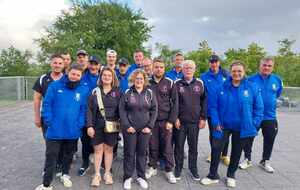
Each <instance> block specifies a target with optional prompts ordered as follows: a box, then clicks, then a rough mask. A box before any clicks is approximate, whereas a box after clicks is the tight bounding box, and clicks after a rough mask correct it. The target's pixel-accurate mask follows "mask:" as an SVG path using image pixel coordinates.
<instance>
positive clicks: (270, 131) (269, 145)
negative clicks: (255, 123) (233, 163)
mask: <svg viewBox="0 0 300 190" xmlns="http://www.w3.org/2000/svg"><path fill="white" fill-rule="evenodd" d="M260 128H261V130H262V134H263V138H264V142H263V143H264V144H263V155H262V161H265V160H270V158H271V154H272V151H273V145H274V142H275V138H276V136H277V133H278V122H277V120H264V121H262V122H261V124H260ZM252 145H253V141H252V142H249V144H247V145H246V146H245V147H244V149H243V150H244V153H245V158H247V159H248V160H251V152H252Z"/></svg>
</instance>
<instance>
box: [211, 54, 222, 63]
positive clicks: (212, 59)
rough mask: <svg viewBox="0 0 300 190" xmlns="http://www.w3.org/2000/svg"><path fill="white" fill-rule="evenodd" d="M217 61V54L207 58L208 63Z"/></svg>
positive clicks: (218, 59)
mask: <svg viewBox="0 0 300 190" xmlns="http://www.w3.org/2000/svg"><path fill="white" fill-rule="evenodd" d="M217 61H220V58H219V56H217V55H212V56H210V58H209V62H210V63H214V62H217Z"/></svg>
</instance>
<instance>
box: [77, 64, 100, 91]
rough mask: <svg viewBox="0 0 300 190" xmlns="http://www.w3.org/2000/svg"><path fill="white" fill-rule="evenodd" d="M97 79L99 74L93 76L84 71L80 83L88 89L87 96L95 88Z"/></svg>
mask: <svg viewBox="0 0 300 190" xmlns="http://www.w3.org/2000/svg"><path fill="white" fill-rule="evenodd" d="M98 78H99V74H96V75H93V74H92V73H91V72H90V71H89V70H88V71H86V72H85V73H84V74H83V76H82V77H81V83H82V84H83V85H84V86H87V87H88V89H89V94H91V93H92V91H93V89H94V88H96V86H97V81H98Z"/></svg>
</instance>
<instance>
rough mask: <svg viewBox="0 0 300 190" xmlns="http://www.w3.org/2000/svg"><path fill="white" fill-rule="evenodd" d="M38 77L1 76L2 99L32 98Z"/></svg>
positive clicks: (0, 98)
mask: <svg viewBox="0 0 300 190" xmlns="http://www.w3.org/2000/svg"><path fill="white" fill-rule="evenodd" d="M37 78H38V77H24V76H16V77H0V100H32V98H33V90H32V87H33V85H34V82H35V81H36V79H37Z"/></svg>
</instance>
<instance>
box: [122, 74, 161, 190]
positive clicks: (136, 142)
mask: <svg viewBox="0 0 300 190" xmlns="http://www.w3.org/2000/svg"><path fill="white" fill-rule="evenodd" d="M130 82H131V84H133V85H132V87H131V88H130V89H128V90H127V91H126V92H125V94H124V95H123V96H122V98H121V101H120V105H119V113H120V119H121V126H122V129H123V137H124V189H131V181H132V175H133V172H134V168H135V162H136V170H137V176H138V178H137V182H138V183H139V185H140V186H141V187H142V188H145V189H146V188H148V183H147V181H146V178H145V169H146V156H147V149H148V145H149V139H150V136H151V129H152V128H153V127H154V123H155V120H156V117H157V112H158V111H157V110H158V108H157V101H156V98H155V97H154V93H153V92H152V90H151V89H150V88H148V87H147V85H148V77H147V75H146V73H145V72H144V71H143V70H141V69H137V70H135V71H134V72H133V73H132V75H131V79H130Z"/></svg>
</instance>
